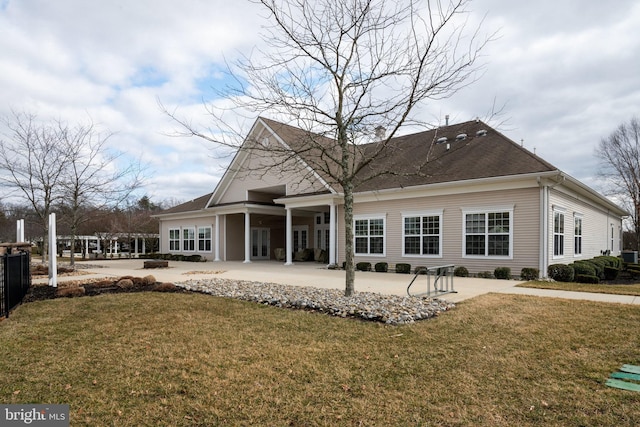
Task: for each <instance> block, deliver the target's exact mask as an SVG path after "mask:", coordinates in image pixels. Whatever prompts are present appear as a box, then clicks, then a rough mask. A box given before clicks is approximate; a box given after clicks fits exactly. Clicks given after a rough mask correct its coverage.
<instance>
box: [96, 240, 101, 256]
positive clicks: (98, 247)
mask: <svg viewBox="0 0 640 427" xmlns="http://www.w3.org/2000/svg"><path fill="white" fill-rule="evenodd" d="M96 240H97V242H98V244H97V245H96V251H97V252H100V237H98V238H97V239H96Z"/></svg>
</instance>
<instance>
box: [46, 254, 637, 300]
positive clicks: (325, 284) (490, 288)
mask: <svg viewBox="0 0 640 427" xmlns="http://www.w3.org/2000/svg"><path fill="white" fill-rule="evenodd" d="M87 263H88V264H90V265H91V266H96V268H89V269H87V270H84V271H87V272H89V273H91V274H90V275H87V276H83V277H87V278H90V277H91V278H93V277H96V278H98V277H105V278H108V277H120V276H138V277H141V276H146V275H148V274H152V275H153V276H155V278H156V280H158V281H162V282H173V283H177V282H184V281H187V280H197V279H209V278H213V277H221V278H225V279H235V280H247V281H258V282H260V281H262V282H271V283H279V284H284V285H293V286H314V287H318V288H329V289H344V280H345V272H344V271H342V270H328V269H327V268H325V266H324V265H323V264H318V263H314V262H307V263H297V264H294V265H290V266H285V265H283V264H282V263H279V262H273V261H257V262H252V263H243V262H241V261H220V262H211V261H209V262H202V263H193V262H181V261H169V268H160V269H144V268H143V265H144V260H143V259H117V260H100V261H96V260H92V261H90V262H87ZM78 278H79V277H78V276H72V277H59V278H58V282H63V281H65V280H78ZM411 279H413V275H412V274H397V273H376V272H362V271H357V272H356V278H355V289H356V291H360V292H375V293H380V294H386V295H406V294H407V286H408V285H409V282H411ZM34 282H36V283H38V282H40V283H46V282H47V279H38V280H35V281H34ZM520 283H523V282H522V281H517V280H495V279H480V278H467V277H455V278H454V280H453V288H454V289H455V290H456V293H450V294H445V295H442V296H441V298H443V299H446V300H448V301H451V302H460V301H464V300H466V299H469V298H473V297H476V296H478V295H482V294H486V293H490V292H497V293H507V294H518V295H534V296H541V297H552V298H566V299H581V300H590V301H601V302H612V303H623V304H640V297H634V296H627V295H607V294H594V293H587V292H569V291H556V290H548V289H533V288H518V287H516V285H518V284H520ZM432 286H433V285H432ZM426 287H427V279H426V276H420V277H418V279H417V280H416V283H415V284H414V285H413V287H412V290H413V289H416V292H425V291H426Z"/></svg>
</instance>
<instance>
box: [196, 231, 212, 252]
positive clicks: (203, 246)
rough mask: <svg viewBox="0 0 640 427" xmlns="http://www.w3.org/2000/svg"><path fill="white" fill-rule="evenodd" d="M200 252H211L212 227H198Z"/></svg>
mask: <svg viewBox="0 0 640 427" xmlns="http://www.w3.org/2000/svg"><path fill="white" fill-rule="evenodd" d="M198 251H199V252H211V227H198Z"/></svg>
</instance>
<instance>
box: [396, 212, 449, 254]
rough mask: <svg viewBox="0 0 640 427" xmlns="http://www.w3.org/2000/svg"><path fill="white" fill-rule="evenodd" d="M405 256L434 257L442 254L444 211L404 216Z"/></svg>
mask: <svg viewBox="0 0 640 427" xmlns="http://www.w3.org/2000/svg"><path fill="white" fill-rule="evenodd" d="M402 233H403V234H402V236H403V239H402V240H403V248H402V249H403V252H402V254H403V255H404V256H434V257H439V256H441V254H442V211H440V212H434V213H424V214H404V215H403V229H402Z"/></svg>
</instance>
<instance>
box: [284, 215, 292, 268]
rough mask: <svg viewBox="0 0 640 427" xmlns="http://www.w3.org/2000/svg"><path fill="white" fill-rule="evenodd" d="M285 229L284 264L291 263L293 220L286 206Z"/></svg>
mask: <svg viewBox="0 0 640 427" xmlns="http://www.w3.org/2000/svg"><path fill="white" fill-rule="evenodd" d="M286 227H287V230H286V239H287V241H286V242H285V245H284V247H285V249H284V250H285V251H286V253H287V262H285V263H284V265H293V260H292V259H291V258H292V256H291V251H292V250H293V248H292V245H291V243H292V235H293V221H292V218H291V209H290V208H287V225H286Z"/></svg>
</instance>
